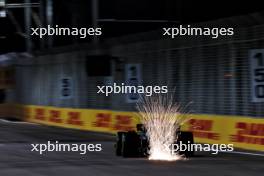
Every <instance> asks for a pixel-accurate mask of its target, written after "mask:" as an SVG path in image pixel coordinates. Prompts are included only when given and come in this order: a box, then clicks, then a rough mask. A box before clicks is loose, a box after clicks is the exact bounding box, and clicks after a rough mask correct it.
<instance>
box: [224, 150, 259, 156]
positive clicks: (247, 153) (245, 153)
mask: <svg viewBox="0 0 264 176" xmlns="http://www.w3.org/2000/svg"><path fill="white" fill-rule="evenodd" d="M221 153H234V154H240V155H252V156H264V154H260V153H250V152H238V151H225V152H224V151H221Z"/></svg>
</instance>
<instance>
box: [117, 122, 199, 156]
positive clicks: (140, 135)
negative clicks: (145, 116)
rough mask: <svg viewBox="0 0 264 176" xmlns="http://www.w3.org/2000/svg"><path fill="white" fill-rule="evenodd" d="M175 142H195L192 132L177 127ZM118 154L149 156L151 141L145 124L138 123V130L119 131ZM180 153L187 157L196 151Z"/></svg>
mask: <svg viewBox="0 0 264 176" xmlns="http://www.w3.org/2000/svg"><path fill="white" fill-rule="evenodd" d="M175 133H176V140H175V144H180V143H181V144H193V143H194V140H193V134H192V132H184V131H180V129H177V130H176V131H175ZM115 149H116V155H117V156H123V157H147V156H148V151H149V141H148V136H147V133H146V129H145V128H144V125H143V124H137V131H127V132H125V131H122V132H117V141H116V144H115ZM178 154H180V155H184V156H186V157H191V156H193V155H194V151H187V150H185V151H179V152H178Z"/></svg>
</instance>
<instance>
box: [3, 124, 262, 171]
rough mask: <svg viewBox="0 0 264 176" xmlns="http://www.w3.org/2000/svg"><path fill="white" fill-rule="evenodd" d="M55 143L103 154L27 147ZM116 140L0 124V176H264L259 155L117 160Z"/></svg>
mask: <svg viewBox="0 0 264 176" xmlns="http://www.w3.org/2000/svg"><path fill="white" fill-rule="evenodd" d="M48 140H50V141H51V140H58V141H60V142H64V143H101V144H102V147H103V151H101V152H99V153H98V152H89V153H87V154H86V155H80V154H79V153H77V152H50V153H46V154H44V155H40V154H38V153H36V152H31V151H30V150H31V145H30V144H31V143H47V141H48ZM114 140H115V138H114V137H113V136H111V135H107V134H97V133H91V132H81V131H74V130H67V129H61V128H54V127H46V126H41V125H35V124H26V123H10V122H3V121H0V176H53V175H54V176H72V175H74V176H81V175H86V176H112V175H113V176H119V175H120V176H130V175H135V176H136V175H138V176H146V175H149V176H156V175H159V176H166V175H176V176H181V175H184V176H189V175H190V176H193V175H196V176H200V175H201V176H207V175H208V176H218V175H219V176H220V175H221V176H222V175H224V176H229V175H230V176H236V175H237V176H243V175H246V176H258V175H263V173H264V157H263V156H251V155H240V154H227V153H221V154H218V155H211V154H208V153H201V154H200V155H198V156H196V157H194V158H191V159H188V160H181V161H176V162H160V161H155V162H154V161H149V160H147V159H146V158H122V157H116V156H115V155H114Z"/></svg>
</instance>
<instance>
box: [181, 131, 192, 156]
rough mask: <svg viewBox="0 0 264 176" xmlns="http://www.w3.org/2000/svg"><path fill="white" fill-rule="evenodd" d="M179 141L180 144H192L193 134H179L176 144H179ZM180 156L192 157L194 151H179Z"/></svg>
mask: <svg viewBox="0 0 264 176" xmlns="http://www.w3.org/2000/svg"><path fill="white" fill-rule="evenodd" d="M180 141H181V143H182V144H193V143H194V140H193V133H192V132H180V133H179V135H178V140H177V143H178V144H179V143H180ZM179 154H180V155H185V156H186V157H192V156H194V151H188V150H187V149H186V150H185V151H180V152H179Z"/></svg>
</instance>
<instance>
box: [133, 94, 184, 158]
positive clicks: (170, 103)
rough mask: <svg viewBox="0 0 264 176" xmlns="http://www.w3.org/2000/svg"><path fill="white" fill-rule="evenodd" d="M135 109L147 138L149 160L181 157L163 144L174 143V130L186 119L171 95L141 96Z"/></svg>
mask: <svg viewBox="0 0 264 176" xmlns="http://www.w3.org/2000/svg"><path fill="white" fill-rule="evenodd" d="M140 99H141V101H140V103H138V104H137V109H138V111H139V115H140V118H141V122H142V124H144V126H145V128H146V132H147V136H148V139H149V146H150V149H149V160H166V161H175V160H179V159H181V158H182V157H181V156H180V155H179V154H176V153H173V152H172V151H171V149H170V150H169V149H168V148H167V147H165V146H169V145H171V144H174V142H175V140H176V130H177V129H178V128H179V127H180V126H181V125H182V124H183V123H184V122H186V121H187V120H188V119H187V118H186V117H185V115H184V114H181V113H180V111H181V110H182V108H181V106H180V105H179V104H177V103H175V102H174V99H173V95H166V96H161V95H159V96H152V97H148V96H141V98H140Z"/></svg>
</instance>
